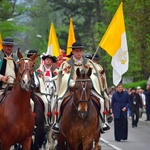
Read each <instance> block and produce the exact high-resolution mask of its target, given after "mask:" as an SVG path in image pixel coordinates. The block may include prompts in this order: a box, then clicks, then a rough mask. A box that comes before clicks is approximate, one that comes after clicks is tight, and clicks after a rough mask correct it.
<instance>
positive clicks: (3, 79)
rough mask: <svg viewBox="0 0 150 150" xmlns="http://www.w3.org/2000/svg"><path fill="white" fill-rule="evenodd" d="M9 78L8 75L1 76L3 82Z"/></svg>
mask: <svg viewBox="0 0 150 150" xmlns="http://www.w3.org/2000/svg"><path fill="white" fill-rule="evenodd" d="M8 79H9V77H8V76H2V78H1V80H2V82H5V83H6V82H7V81H8Z"/></svg>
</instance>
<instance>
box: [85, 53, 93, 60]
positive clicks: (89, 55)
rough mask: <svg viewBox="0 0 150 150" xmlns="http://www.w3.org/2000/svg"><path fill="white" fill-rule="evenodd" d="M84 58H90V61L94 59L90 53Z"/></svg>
mask: <svg viewBox="0 0 150 150" xmlns="http://www.w3.org/2000/svg"><path fill="white" fill-rule="evenodd" d="M84 57H85V58H88V59H92V55H91V54H89V53H86V54H85V55H84Z"/></svg>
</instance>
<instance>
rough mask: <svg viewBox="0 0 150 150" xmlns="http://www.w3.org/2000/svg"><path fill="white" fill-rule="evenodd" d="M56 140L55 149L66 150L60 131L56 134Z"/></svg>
mask: <svg viewBox="0 0 150 150" xmlns="http://www.w3.org/2000/svg"><path fill="white" fill-rule="evenodd" d="M57 141H58V144H57V150H67V146H66V143H65V137H64V136H63V135H62V134H61V133H58V134H57ZM70 150H73V149H70Z"/></svg>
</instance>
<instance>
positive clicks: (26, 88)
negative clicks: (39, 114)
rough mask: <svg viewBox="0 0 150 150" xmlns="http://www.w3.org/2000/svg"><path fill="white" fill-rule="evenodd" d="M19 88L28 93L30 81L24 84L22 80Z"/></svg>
mask: <svg viewBox="0 0 150 150" xmlns="http://www.w3.org/2000/svg"><path fill="white" fill-rule="evenodd" d="M21 88H22V89H24V90H26V91H29V89H30V81H28V82H26V81H24V80H22V81H21Z"/></svg>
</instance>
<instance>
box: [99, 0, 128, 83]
mask: <svg viewBox="0 0 150 150" xmlns="http://www.w3.org/2000/svg"><path fill="white" fill-rule="evenodd" d="M99 46H100V47H101V48H103V49H104V50H105V51H106V52H107V53H108V54H109V55H110V56H111V57H112V61H111V65H112V67H113V84H114V85H118V83H119V82H120V81H121V79H122V75H123V74H124V73H125V72H126V71H127V70H128V63H129V58H128V47H127V39H126V32H125V24H124V15H123V3H122V2H121V4H120V6H119V8H118V10H117V11H116V13H115V15H114V17H113V19H112V21H111V23H110V25H109V26H108V29H107V30H106V32H105V34H104V36H103V38H102V40H101V41H100V43H99Z"/></svg>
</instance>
